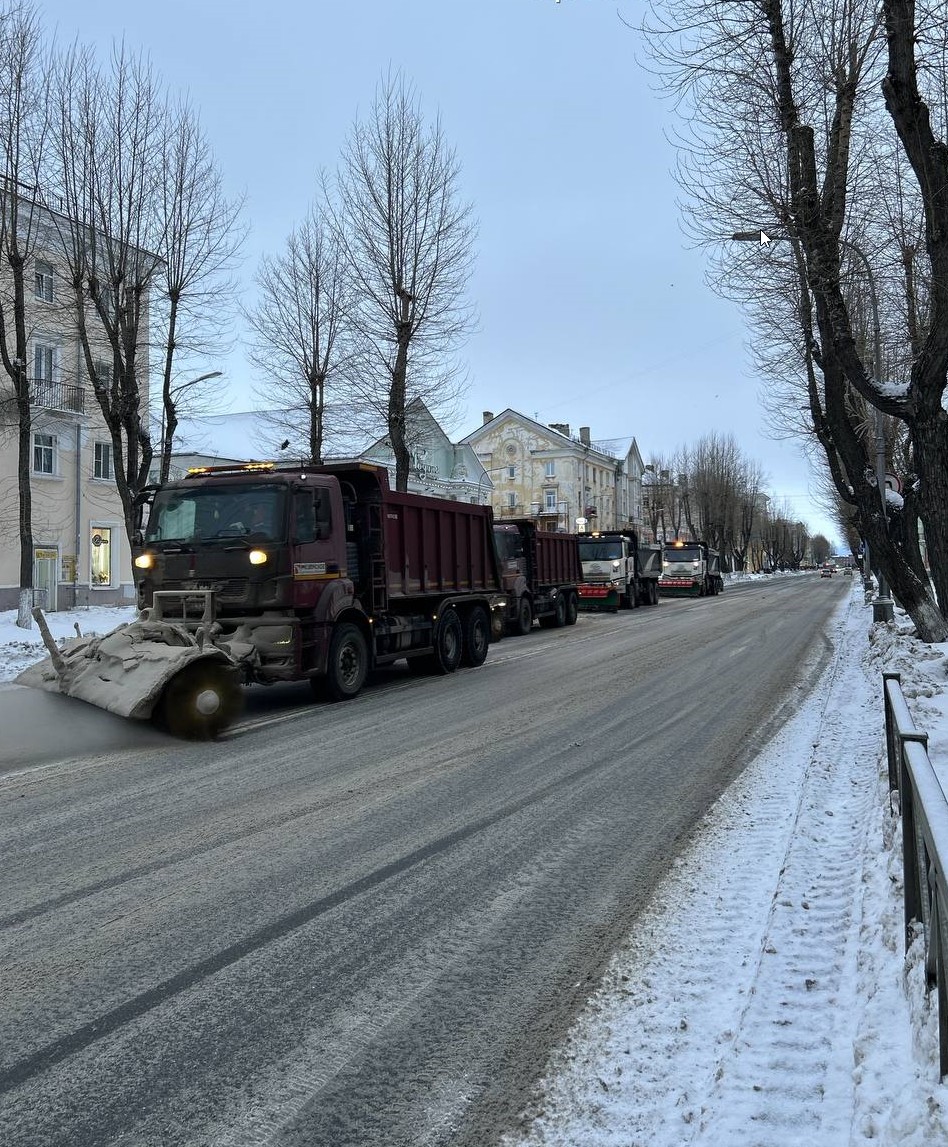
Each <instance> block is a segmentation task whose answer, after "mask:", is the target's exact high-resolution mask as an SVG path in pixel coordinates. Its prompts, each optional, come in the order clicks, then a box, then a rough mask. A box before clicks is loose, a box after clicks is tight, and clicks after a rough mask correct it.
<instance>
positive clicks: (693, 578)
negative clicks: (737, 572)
mask: <svg viewBox="0 0 948 1147" xmlns="http://www.w3.org/2000/svg"><path fill="white" fill-rule="evenodd" d="M723 589H724V576H723V575H722V573H721V555H720V554H719V553H718V552H717V550H713V549H711V548H710V546H707V545H705V544H704V543H703V542H685V541H674V542H666V543H665V555H664V559H663V563H662V576H661V578H660V579H659V582H658V592H659V593H660V594H662V595H664V596H669V597H672V596H676V595H677V596H682V595H687V596H691V597H713V596H714V595H715V594H718V593H720V592H721V591H722V590H723Z"/></svg>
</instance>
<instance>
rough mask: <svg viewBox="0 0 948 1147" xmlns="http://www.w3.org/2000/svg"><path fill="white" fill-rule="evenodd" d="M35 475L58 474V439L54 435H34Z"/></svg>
mask: <svg viewBox="0 0 948 1147" xmlns="http://www.w3.org/2000/svg"><path fill="white" fill-rule="evenodd" d="M33 473H34V474H55V473H56V438H55V436H54V435H52V434H34V435H33Z"/></svg>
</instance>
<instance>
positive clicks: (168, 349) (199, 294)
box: [149, 103, 245, 482]
mask: <svg viewBox="0 0 948 1147" xmlns="http://www.w3.org/2000/svg"><path fill="white" fill-rule="evenodd" d="M156 134H157V139H158V146H159V148H160V163H161V169H162V171H163V172H164V178H163V179H162V180H161V181H160V182H159V183H158V186H157V188H156V192H157V195H156V198H155V202H154V204H153V205H152V206H153V209H154V211H155V213H156V221H155V222H156V230H157V234H158V237H159V238H158V247H157V254H158V256H159V262H158V266H157V268H156V271H157V273H156V274H155V276H154V281H153V286H152V302H151V316H150V322H149V328H150V339H151V344H152V346H153V347H154V349H155V351H156V353H157V355H159V356H160V358H161V360H162V368H161V410H162V418H161V437H160V442H159V446H158V453H159V458H160V470H159V478H160V481H162V482H165V481H167V478H168V471H169V467H170V463H171V452H172V449H173V445H174V435H175V430H176V429H177V425H178V416H179V414H181V413H182V412H186V411H189V410H193V409H195V407H196V406H197V405H198V404H200V402H201V400H202V398H203V397H204V395H205V394H206V391H207V387H208V384H209V382H210V380H211V379H214V378H217V377H219V376H220V371H214V370H212V371H208V370H205V369H202V367H204V366H206V363H207V360H208V358H210V357H211V356H213V355H215V354H220V353H223V352H224V351H225V350H226V349H227V347H228V337H227V335H228V314H229V308H230V306H231V305H232V303H233V300H234V295H235V282H234V280H233V278H232V277H231V275H230V272H231V270H232V268H233V267H234V264H235V261H236V258H237V254H238V252H239V249H240V245H241V243H242V241H243V238H244V235H245V230H244V229H243V228H242V227H241V225H240V222H239V220H240V211H241V208H242V200H240V199H238V200H233V201H231V200H229V199H228V198H227V197H226V196H225V194H224V191H223V186H222V179H221V173H220V169H219V168H218V166H217V164H216V162H215V160H214V156H213V153H212V151H211V148H210V145H209V143H208V140H207V137H206V136H205V134H204V131H203V129H202V127H201V124H200V120H199V118H198V115H197V113H196V112H195V110H194V109H193V108H192V107H191V106H190V105H189V104H187V103H179V104H178V105H177V106H174V107H171V108H168V109H166V113H165V116H164V119H163V121H162V120H159V121H158V122H157V123H156Z"/></svg>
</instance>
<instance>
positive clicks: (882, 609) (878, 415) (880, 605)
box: [731, 231, 894, 621]
mask: <svg viewBox="0 0 948 1147" xmlns="http://www.w3.org/2000/svg"><path fill="white" fill-rule="evenodd" d="M731 238H732V239H736V240H738V241H739V242H751V243H759V244H760V245H761V246H762V247H766V246H767V245H768V244H770V243H772V242H774V241H775V240H779V239H787V238H789V236H787V235H779V234H778V235H772V234H770V232H768V231H737V232H735V233H734V234H733V235H732V236H731ZM839 245H840V246H841V247H846V248H848V249H849V250H850V251H852V253H853V254H854V255H855V256H856V258H857V259H858V260H859V262H860V263H861V264H862V267H863V270H864V271H865V272H866V282H867V283H868V284H869V302H870V305H871V307H872V344H873V346H872V354H873V360H874V361H873V365H872V373H873V375H874V377H875V381H876V382H877V383H881V381H882V332H881V327H880V325H879V296H878V294H877V293H876V280H875V276H874V275H873V273H872V266H871V265H870V263H869V260H868V259H867V258H866V254H865V252H864V251H863V250H862V248H861V247H859V246H857V244H855V243H853V242H852V240H851V239H842V238H841V239H839ZM873 411H874V413H875V422H874V425H875V456H876V485H877V487H878V489H879V499H880V501H881V504H882V521H883V524H884V523H885V520H886V501H885V491H886V486H885V428H884V426H883V422H882V411H881V410H880V409H879V408H878V407H877V406H873ZM863 562H864V566H865V568H864V571H863V579H864V581H867V579H869V578H871V576H872V575H871V572H870V570H869V543H868V542H864V553H863ZM893 616H894V608H893V605H892V599H891V598H890V597H889V594H888V587H887V586H886V582H885V577H884V576H883V574H882V571H881V570H880V571H879V593H878V596H877V597H876V599H875V601H874V602H873V603H872V619H873V621H891V620H892V619H893Z"/></svg>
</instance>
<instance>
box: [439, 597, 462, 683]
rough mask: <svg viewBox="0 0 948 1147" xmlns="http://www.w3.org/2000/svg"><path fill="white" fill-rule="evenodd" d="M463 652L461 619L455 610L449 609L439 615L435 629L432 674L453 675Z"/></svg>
mask: <svg viewBox="0 0 948 1147" xmlns="http://www.w3.org/2000/svg"><path fill="white" fill-rule="evenodd" d="M463 651H464V639H463V635H462V632H461V619H460V618H459V617H458V614H457V610H456V609H453V608H451V607H449V608H448V609H446V610H444V612H443V613H442V614H441V617H440V619H439V621H438V625H437V628H436V629H435V635H434V654H433V663H432V672H434V673H453V672H454V671H455V669H457V667H458V666H459V665H460V664H461V654H462V653H463Z"/></svg>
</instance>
